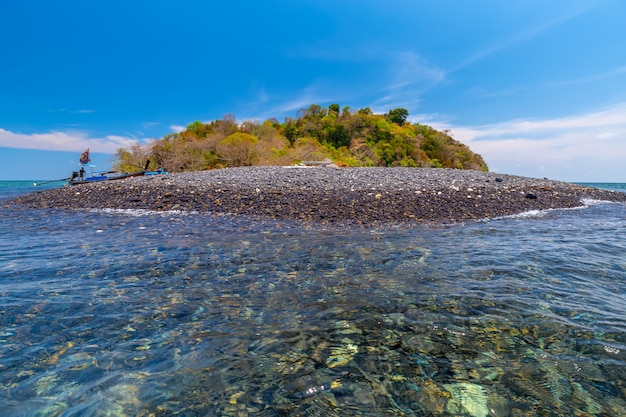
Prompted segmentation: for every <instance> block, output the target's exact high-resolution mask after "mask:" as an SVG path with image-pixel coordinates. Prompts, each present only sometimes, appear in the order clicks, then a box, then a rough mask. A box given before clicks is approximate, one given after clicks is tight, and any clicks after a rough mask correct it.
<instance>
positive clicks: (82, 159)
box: [80, 148, 91, 165]
mask: <svg viewBox="0 0 626 417" xmlns="http://www.w3.org/2000/svg"><path fill="white" fill-rule="evenodd" d="M89 161H91V159H89V148H87V150H86V151H85V152H83V153H82V155H81V156H80V163H81V164H83V165H85V164H88V163H89Z"/></svg>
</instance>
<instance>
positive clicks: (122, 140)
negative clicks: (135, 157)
mask: <svg viewBox="0 0 626 417" xmlns="http://www.w3.org/2000/svg"><path fill="white" fill-rule="evenodd" d="M137 142H138V141H137V140H136V139H132V138H128V137H123V136H116V135H108V136H105V137H100V138H93V137H89V135H88V134H87V133H85V132H80V131H73V132H49V133H32V134H25V133H16V132H11V131H8V130H5V129H0V147H3V148H15V149H38V150H50V151H71V152H82V151H84V150H85V148H90V149H91V150H92V151H93V152H100V153H115V151H117V150H118V149H119V148H127V147H130V146H132V145H133V144H135V143H137Z"/></svg>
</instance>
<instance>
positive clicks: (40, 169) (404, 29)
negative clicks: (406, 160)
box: [0, 0, 626, 182]
mask: <svg viewBox="0 0 626 417" xmlns="http://www.w3.org/2000/svg"><path fill="white" fill-rule="evenodd" d="M625 19H626V1H623V0H593V1H591V0H589V1H577V0H550V1H545V0H537V1H535V0H519V1H516V0H512V1H501V0H481V1H480V2H469V1H466V0H441V1H437V2H432V1H420V0H410V1H409V0H387V1H373V0H371V1H368V0H359V1H353V0H333V1H327V0H315V1H308V0H299V1H293V0H282V1H278V0H265V1H237V0H232V1H229V2H208V1H198V0H184V1H173V0H172V1H164V0H161V1H159V0H134V1H133V0H124V1H118V0H109V1H106V2H96V1H84V0H79V1H68V0H57V1H54V2H52V1H43V0H39V1H38V0H20V1H13V0H7V1H2V2H0V39H2V41H1V42H0V180H6V179H56V178H63V177H67V176H68V175H69V172H70V171H71V170H72V169H73V165H72V164H71V162H72V161H77V160H78V157H79V156H80V153H81V152H82V151H84V150H85V149H86V148H90V149H91V151H92V162H93V163H94V164H96V165H97V167H98V168H102V169H106V168H108V167H109V166H110V164H111V161H110V159H111V156H112V154H113V153H114V152H115V150H116V149H118V148H119V147H127V146H130V145H131V144H133V143H135V142H142V143H144V142H147V141H149V140H150V139H152V138H160V137H162V136H163V135H165V134H168V133H171V132H174V131H177V130H179V129H181V128H182V127H184V126H186V125H188V124H189V123H191V122H193V121H195V120H200V121H211V120H215V119H219V118H221V117H222V116H223V115H224V114H228V113H230V114H233V115H234V116H235V117H236V118H237V120H238V121H244V120H251V119H256V120H265V119H266V118H269V117H276V118H278V119H279V120H283V118H284V117H287V116H295V114H296V112H297V111H298V110H299V109H301V108H304V107H308V106H309V105H310V104H313V103H315V104H319V105H328V104H330V103H339V104H340V105H341V106H342V107H343V106H350V107H351V108H352V109H354V110H358V109H359V108H361V107H366V106H368V107H370V108H372V109H373V110H374V111H375V112H377V113H385V112H387V111H388V110H389V109H392V108H396V107H404V108H406V109H407V110H408V111H409V114H410V116H409V119H410V120H411V121H414V122H419V123H423V124H428V125H430V126H433V127H435V128H438V129H449V130H450V131H451V134H452V136H453V137H455V138H456V139H458V140H460V141H461V142H463V143H465V144H467V145H468V146H470V148H471V149H472V150H474V151H475V152H478V153H480V154H481V155H482V156H483V157H484V159H485V160H486V162H487V163H488V165H489V167H490V170H491V171H495V172H501V173H511V174H519V175H526V176H532V177H548V178H551V179H560V180H566V181H616V182H626V25H625V24H624V20H625Z"/></svg>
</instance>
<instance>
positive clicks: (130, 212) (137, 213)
mask: <svg viewBox="0 0 626 417" xmlns="http://www.w3.org/2000/svg"><path fill="white" fill-rule="evenodd" d="M89 212H90V213H107V214H120V215H124V216H132V217H142V216H155V215H156V216H164V217H166V216H187V215H189V214H194V213H195V212H187V211H183V210H166V211H157V210H145V209H113V208H103V209H91V210H89Z"/></svg>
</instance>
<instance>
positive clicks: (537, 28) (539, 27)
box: [449, 5, 594, 72]
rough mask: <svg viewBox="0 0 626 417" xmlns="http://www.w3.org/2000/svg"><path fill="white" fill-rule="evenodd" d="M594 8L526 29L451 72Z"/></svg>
mask: <svg viewBox="0 0 626 417" xmlns="http://www.w3.org/2000/svg"><path fill="white" fill-rule="evenodd" d="M592 7H594V6H593V5H588V6H586V7H583V8H580V9H576V10H574V11H571V12H569V13H566V14H565V15H563V16H559V17H557V18H555V19H553V20H550V21H548V22H543V23H540V24H537V25H535V26H532V27H530V28H528V29H526V30H525V31H523V32H520V33H518V34H516V35H513V36H511V37H509V38H507V39H504V40H502V41H499V42H496V43H493V44H491V45H488V46H486V47H484V48H483V49H481V50H479V51H478V52H476V53H474V54H473V55H471V56H469V57H468V58H466V59H465V60H463V61H461V62H460V63H459V64H458V65H456V66H455V67H453V68H451V69H450V71H449V72H455V71H458V70H460V69H462V68H465V67H467V66H469V65H471V64H472V63H474V62H476V61H479V60H481V59H483V58H486V57H488V56H490V55H493V54H495V53H497V52H499V51H501V50H504V49H507V48H510V47H512V46H514V45H517V44H520V43H523V42H526V41H529V40H531V39H534V38H536V37H537V36H540V35H542V34H543V33H545V32H547V31H549V30H551V29H553V28H555V27H557V26H559V25H561V24H563V23H565V22H567V21H568V20H570V19H573V18H574V17H576V16H579V15H581V14H583V13H586V12H587V11H589V10H590V9H591V8H592Z"/></svg>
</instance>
